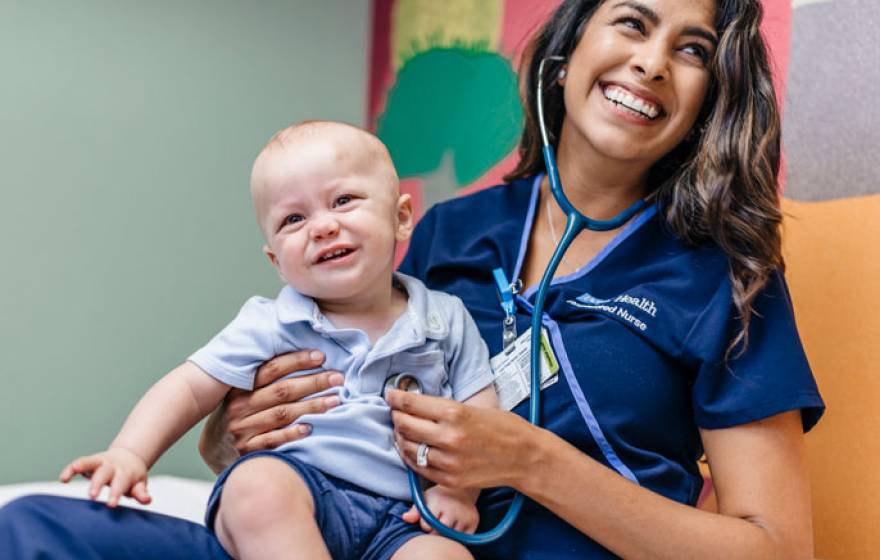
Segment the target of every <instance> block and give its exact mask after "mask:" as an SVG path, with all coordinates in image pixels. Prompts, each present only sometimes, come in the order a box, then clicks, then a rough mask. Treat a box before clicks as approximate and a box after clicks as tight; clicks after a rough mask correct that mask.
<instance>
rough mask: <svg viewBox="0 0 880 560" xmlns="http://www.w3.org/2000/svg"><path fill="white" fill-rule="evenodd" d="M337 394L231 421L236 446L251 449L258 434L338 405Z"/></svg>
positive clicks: (282, 406)
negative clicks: (251, 441)
mask: <svg viewBox="0 0 880 560" xmlns="http://www.w3.org/2000/svg"><path fill="white" fill-rule="evenodd" d="M340 402H341V401H340V400H339V397H337V396H335V395H334V396H330V397H319V398H316V399H309V400H305V401H300V402H295V403H289V404H282V405H277V406H275V407H273V408H270V409H268V410H264V411H262V412H257V413H256V414H252V415H250V416H248V417H246V418H243V419H240V420H231V419H230V421H229V432H230V433H231V434H232V436H233V437H234V438H235V448H236V449H238V450H239V452H242V451H243V450H246V449H249V445H250V444H249V441H250V440H251V439H253V438H254V437H256V436H259V435H264V434H267V433H269V432H271V431H274V430H278V429H282V428H286V427H287V426H288V425H290V424H292V423H294V422H296V421H297V420H299V418H300V417H301V416H302V415H304V414H320V413H322V412H326V411H327V410H330V409H331V408H333V407H335V406H338V405H339V403H340Z"/></svg>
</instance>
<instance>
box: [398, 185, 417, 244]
mask: <svg viewBox="0 0 880 560" xmlns="http://www.w3.org/2000/svg"><path fill="white" fill-rule="evenodd" d="M414 222H415V219H414V217H413V207H412V197H411V196H410V195H408V194H402V195H400V197H399V198H398V199H397V231H395V232H394V238H395V239H397V241H400V242H403V241H406V240H407V239H409V237H410V236H411V235H412V232H413V227H415V223H414Z"/></svg>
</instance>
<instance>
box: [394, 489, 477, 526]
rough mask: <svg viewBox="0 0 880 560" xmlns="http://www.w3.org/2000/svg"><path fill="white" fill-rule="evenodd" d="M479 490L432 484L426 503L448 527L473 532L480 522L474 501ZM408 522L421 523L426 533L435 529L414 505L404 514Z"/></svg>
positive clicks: (427, 492)
mask: <svg viewBox="0 0 880 560" xmlns="http://www.w3.org/2000/svg"><path fill="white" fill-rule="evenodd" d="M477 495H478V492H477V491H475V490H469V489H464V490H453V489H452V488H447V487H445V486H439V485H438V486H432V487H431V488H428V489H427V490H425V503H426V504H427V505H428V509H429V510H431V513H433V514H434V517H436V518H437V519H439V520H440V521H442V522H443V524H444V525H446V526H447V527H451V528H453V529H455V530H456V531H461V532H463V533H470V534H473V533H474V531H476V530H477V525H478V524H479V523H480V514H479V513H478V512H477V506H476V505H474V502H475V501H476V499H477ZM403 520H404V521H406V522H407V523H419V522H420V523H421V526H422V530H423V531H425V532H426V533H434V532H435V531H434V530H433V529H432V528H431V526H430V525H428V523H427V521H425V520H424V519H422V516H421V515H419V510H418V509H417V508H416V506H413V507H412V508H411V509H410V510H409V511H408V512H406V513H405V514H404V515H403Z"/></svg>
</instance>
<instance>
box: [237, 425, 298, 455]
mask: <svg viewBox="0 0 880 560" xmlns="http://www.w3.org/2000/svg"><path fill="white" fill-rule="evenodd" d="M310 433H312V427H311V426H310V425H309V424H295V425H293V426H288V427H287V428H282V429H280V430H272V431H271V432H267V433H265V434H258V435H255V436H254V437H252V438H250V439H248V440H246V441H243V442H242V446H241V448H240V449H239V453H241V454H245V453H250V452H251V451H260V450H262V449H274V448H276V447H279V446H281V445H283V444H285V443H290V442H291V441H296V440H299V439H302V438H304V437H306V436H307V435H309V434H310Z"/></svg>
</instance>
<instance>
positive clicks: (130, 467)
mask: <svg viewBox="0 0 880 560" xmlns="http://www.w3.org/2000/svg"><path fill="white" fill-rule="evenodd" d="M78 474H81V475H83V476H84V477H86V478H90V479H92V484H91V485H90V487H89V498H91V499H93V500H94V499H97V497H98V495H99V494H100V493H101V489H102V488H103V487H104V486H109V487H110V496H109V497H108V498H107V505H108V506H110V507H116V506H117V505H118V504H119V498H120V497H122V496H131V497H132V498H134V499H136V500H137V501H138V502H140V503H142V504H144V505H146V504H149V503H150V501H151V500H152V498H150V495H149V494H148V493H147V465H146V464H145V463H144V460H143V459H141V458H140V457H138V455H137V454H135V453H134V452H132V451H129V450H128V449H125V448H123V447H113V448H110V449H108V450H107V451H103V452H101V453H95V454H94V455H89V456H88V457H80V458H79V459H76V460H74V461H72V462H71V463H70V464H69V465H67V466H66V467H64V469H62V471H61V475H60V476H59V478H60V480H61V482H70V479H72V478H73V477H74V476H76V475H78Z"/></svg>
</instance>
